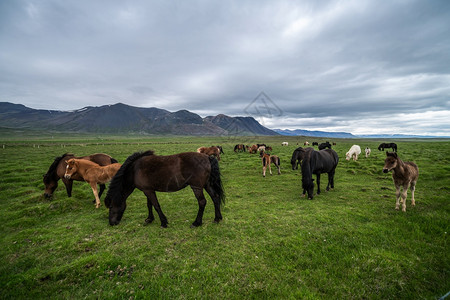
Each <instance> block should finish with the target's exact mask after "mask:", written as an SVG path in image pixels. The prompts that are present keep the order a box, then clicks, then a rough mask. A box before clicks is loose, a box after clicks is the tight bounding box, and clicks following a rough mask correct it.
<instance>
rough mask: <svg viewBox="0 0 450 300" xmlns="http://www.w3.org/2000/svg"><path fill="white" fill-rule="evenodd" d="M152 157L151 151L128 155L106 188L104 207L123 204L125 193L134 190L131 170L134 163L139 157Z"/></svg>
mask: <svg viewBox="0 0 450 300" xmlns="http://www.w3.org/2000/svg"><path fill="white" fill-rule="evenodd" d="M148 155H153V151H146V152H136V153H134V154H132V155H130V156H129V157H128V158H127V159H126V160H125V162H124V163H123V164H122V166H121V167H120V169H119V171H117V173H116V175H114V177H113V179H112V180H111V183H110V185H109V188H108V193H107V194H106V197H105V206H106V207H111V202H112V203H114V204H115V205H116V206H118V205H120V204H121V202H123V201H124V200H125V199H124V195H125V194H126V191H129V190H130V189H134V177H133V176H132V174H131V173H132V170H133V166H134V164H135V162H136V161H137V160H138V159H140V158H141V157H144V156H148Z"/></svg>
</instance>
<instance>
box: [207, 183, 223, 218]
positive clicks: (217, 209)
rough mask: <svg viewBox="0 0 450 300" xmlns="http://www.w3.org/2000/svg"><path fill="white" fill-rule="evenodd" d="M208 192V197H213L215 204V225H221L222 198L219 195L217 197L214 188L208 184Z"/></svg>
mask: <svg viewBox="0 0 450 300" xmlns="http://www.w3.org/2000/svg"><path fill="white" fill-rule="evenodd" d="M205 190H206V192H207V193H208V195H209V196H210V197H211V199H212V201H213V203H214V213H215V217H214V223H219V222H220V220H222V213H221V212H220V198H219V195H217V194H216V193H215V192H214V190H213V189H212V187H211V186H210V185H209V184H207V185H206V187H205Z"/></svg>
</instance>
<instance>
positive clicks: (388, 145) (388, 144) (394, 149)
mask: <svg viewBox="0 0 450 300" xmlns="http://www.w3.org/2000/svg"><path fill="white" fill-rule="evenodd" d="M385 148H392V151H394V152H397V144H396V143H381V144H380V146H378V150H380V151H384V149H385Z"/></svg>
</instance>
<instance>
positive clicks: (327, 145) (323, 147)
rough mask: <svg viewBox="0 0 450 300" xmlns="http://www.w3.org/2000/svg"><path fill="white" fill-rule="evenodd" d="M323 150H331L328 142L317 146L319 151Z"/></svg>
mask: <svg viewBox="0 0 450 300" xmlns="http://www.w3.org/2000/svg"><path fill="white" fill-rule="evenodd" d="M325 148H328V149H331V144H330V143H329V142H325V143H322V144H320V145H319V150H323V149H325Z"/></svg>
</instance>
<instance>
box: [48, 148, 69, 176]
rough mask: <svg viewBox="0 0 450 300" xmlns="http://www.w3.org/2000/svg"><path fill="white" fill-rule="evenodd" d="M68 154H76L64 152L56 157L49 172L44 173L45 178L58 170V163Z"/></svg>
mask: <svg viewBox="0 0 450 300" xmlns="http://www.w3.org/2000/svg"><path fill="white" fill-rule="evenodd" d="M67 156H74V154H72V153H64V154H63V155H61V156H57V157H55V160H54V161H53V163H52V164H51V165H50V167H49V168H48V171H47V173H46V174H45V175H44V178H48V176H50V175H52V174H54V173H55V172H56V169H57V168H58V164H59V163H60V162H61V160H62V159H63V158H65V157H67Z"/></svg>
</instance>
